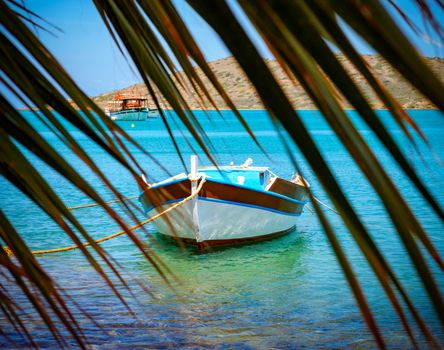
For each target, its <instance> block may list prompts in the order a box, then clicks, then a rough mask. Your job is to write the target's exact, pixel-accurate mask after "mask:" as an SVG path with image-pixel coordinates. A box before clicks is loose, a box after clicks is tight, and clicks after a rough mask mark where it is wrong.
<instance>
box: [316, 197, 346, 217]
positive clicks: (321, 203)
mask: <svg viewBox="0 0 444 350" xmlns="http://www.w3.org/2000/svg"><path fill="white" fill-rule="evenodd" d="M313 198H314V200H315V201H316V202H318V203H319V204H320V205H322V206H324V207H326V208H327V209H328V210H330V211H332V212H333V213H335V214H337V215H340V214H339V213H338V212H337V211H336V210H335V209H333V208H332V207H329V206H328V205H327V204H325V203H324V202H323V201H321V200H320V199H319V198H316V197H315V196H313Z"/></svg>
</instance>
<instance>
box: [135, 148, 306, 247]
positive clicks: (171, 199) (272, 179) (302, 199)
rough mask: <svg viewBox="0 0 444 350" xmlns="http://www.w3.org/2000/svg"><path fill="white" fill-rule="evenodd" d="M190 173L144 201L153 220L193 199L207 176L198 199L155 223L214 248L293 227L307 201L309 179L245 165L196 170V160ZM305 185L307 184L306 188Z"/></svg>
mask: <svg viewBox="0 0 444 350" xmlns="http://www.w3.org/2000/svg"><path fill="white" fill-rule="evenodd" d="M191 165H192V166H191V174H189V175H187V174H185V173H182V174H178V175H176V176H173V177H171V178H169V179H166V180H164V181H162V182H159V183H156V184H153V185H152V186H151V187H150V188H149V189H147V190H145V191H144V192H143V193H142V194H141V195H140V197H139V200H140V202H141V203H142V205H143V208H144V211H145V213H146V215H148V216H149V217H152V216H154V215H156V214H158V213H160V212H162V211H164V210H165V209H167V208H168V207H170V206H171V205H174V203H177V202H180V201H182V200H183V199H184V198H187V197H188V196H190V194H191V193H192V191H193V187H194V188H195V187H196V186H197V183H196V182H193V181H190V178H191V179H193V178H205V182H204V184H203V186H202V188H201V190H200V191H199V194H198V196H196V197H195V198H193V199H192V200H190V201H188V202H186V203H185V204H183V205H181V206H179V207H177V208H176V209H174V210H172V211H170V212H168V213H167V214H166V215H163V216H161V217H160V218H159V219H157V220H155V221H154V225H155V226H156V228H157V230H158V231H159V232H160V233H161V234H164V235H166V236H170V237H178V238H181V239H182V240H183V241H184V242H186V243H191V244H194V245H197V247H198V248H199V250H204V249H207V248H209V247H214V246H223V245H232V244H239V243H247V242H251V241H257V240H264V239H269V238H272V237H276V236H279V235H283V234H285V233H288V232H290V231H291V230H293V229H294V227H295V225H296V221H297V217H298V216H299V215H301V213H302V209H303V207H304V205H305V204H306V202H307V198H308V194H307V187H306V186H309V185H308V183H307V182H306V180H304V179H302V177H301V176H299V175H298V176H296V177H295V178H294V179H293V180H291V181H289V180H284V179H282V178H280V177H278V176H277V175H275V174H274V173H273V172H272V171H271V170H270V169H269V168H268V167H258V166H252V160H251V159H248V160H247V162H246V163H244V164H243V165H240V166H234V165H230V166H222V167H219V168H216V167H205V168H203V167H202V168H197V157H196V156H192V162H191ZM304 183H305V185H306V186H305V185H304Z"/></svg>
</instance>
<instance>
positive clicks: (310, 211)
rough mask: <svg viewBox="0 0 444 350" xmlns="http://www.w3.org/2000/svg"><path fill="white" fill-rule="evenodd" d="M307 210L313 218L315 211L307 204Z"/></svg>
mask: <svg viewBox="0 0 444 350" xmlns="http://www.w3.org/2000/svg"><path fill="white" fill-rule="evenodd" d="M305 208H307V210H308V212H309V213H310V214H311V216H314V212H313V209H311V208H310V207H309V206H308V204H305V206H304V209H305Z"/></svg>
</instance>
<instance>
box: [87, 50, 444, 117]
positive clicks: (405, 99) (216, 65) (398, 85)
mask: <svg viewBox="0 0 444 350" xmlns="http://www.w3.org/2000/svg"><path fill="white" fill-rule="evenodd" d="M364 58H365V60H366V61H367V63H368V64H369V66H370V67H371V68H372V70H373V71H374V73H375V74H376V76H377V77H379V79H380V81H381V82H382V83H383V84H384V85H385V87H386V88H387V89H388V90H389V91H391V92H392V94H393V95H394V96H395V97H396V98H397V99H398V101H399V102H400V103H401V105H402V106H403V107H404V108H406V109H415V108H416V109H427V108H434V107H433V105H432V104H431V103H430V102H429V101H428V100H426V99H425V98H424V97H422V96H421V95H419V94H418V93H417V92H416V91H415V90H414V89H413V88H412V87H411V86H410V85H409V84H408V83H407V82H406V81H404V80H403V79H402V78H401V77H400V75H399V74H398V73H397V72H396V71H395V70H394V69H393V68H392V67H391V66H390V65H389V64H388V63H386V62H385V61H384V60H383V59H382V58H381V57H379V56H364ZM339 59H340V61H341V63H342V64H343V65H344V67H345V68H346V70H347V71H349V72H351V74H352V77H353V79H354V80H355V81H356V82H357V84H358V86H359V87H360V88H361V90H362V91H363V92H364V93H365V94H366V95H367V96H368V97H369V98H370V101H371V104H372V106H373V108H375V109H380V108H382V104H381V102H380V101H379V100H378V99H377V98H376V97H375V95H374V94H373V93H372V92H371V89H370V88H369V86H368V85H367V84H366V82H365V81H364V78H363V77H362V76H361V75H360V74H359V73H358V72H357V71H356V70H355V69H354V67H352V65H351V64H350V63H349V62H348V61H347V60H346V59H345V58H344V57H343V56H339ZM426 60H427V63H428V64H429V65H430V67H431V68H432V70H433V71H434V72H435V73H436V75H437V76H438V77H439V78H440V79H441V81H444V59H442V58H427V59H426ZM267 64H268V65H269V67H270V68H271V71H272V72H273V74H274V75H275V76H276V78H277V80H278V81H279V82H280V84H281V85H282V86H283V88H284V90H285V92H286V93H287V95H288V97H289V99H290V101H291V102H292V103H293V105H294V108H295V109H314V108H315V106H314V105H313V103H312V102H311V100H310V98H309V97H308V96H307V94H306V93H305V92H304V90H303V89H302V87H301V86H300V84H293V82H292V81H290V80H289V79H288V78H287V76H286V75H285V74H284V72H283V71H282V69H281V68H280V67H279V65H278V63H277V62H276V61H274V60H268V61H267ZM209 65H210V67H211V68H212V70H213V71H214V72H215V74H216V76H217V78H218V79H219V81H220V82H221V84H222V86H223V87H224V88H225V89H226V91H227V92H228V93H229V95H230V96H231V98H232V100H233V101H234V103H235V105H236V106H237V107H238V108H239V109H262V108H263V107H262V104H261V102H260V101H259V98H258V96H257V94H256V93H255V91H254V89H253V88H252V86H251V84H250V83H249V82H248V81H247V79H246V78H245V76H244V75H243V74H242V72H241V70H240V68H239V66H238V65H237V63H236V62H235V60H234V59H233V57H227V58H224V59H220V60H217V61H214V62H210V63H209ZM196 71H197V73H198V74H199V76H201V77H202V79H203V81H204V82H205V83H207V80H206V79H205V78H203V74H202V72H201V71H200V69H196ZM180 74H183V73H180ZM209 91H210V92H211V95H212V96H213V98H214V100H215V102H216V104H217V106H218V107H219V108H221V109H224V108H226V106H225V104H224V103H223V101H222V99H221V98H220V97H219V96H218V95H217V93H216V92H215V91H214V89H212V88H210V89H209ZM117 92H120V93H136V94H141V95H144V96H147V95H148V94H147V89H146V87H145V86H144V84H143V83H140V84H136V85H133V86H129V87H127V88H124V89H121V90H118V91H112V92H108V93H104V94H102V95H99V96H96V97H94V100H95V101H96V102H97V103H98V104H99V105H100V106H101V107H103V108H105V106H106V103H107V101H109V100H111V99H112V98H113V96H114V95H115V94H116V93H117ZM181 92H182V93H183V94H184V95H185V96H187V100H188V103H189V105H190V106H191V108H192V109H200V108H201V106H199V104H198V102H197V101H196V100H195V99H194V98H193V96H189V95H187V94H186V93H184V91H183V90H182V89H181ZM163 107H164V108H168V106H167V105H166V104H165V103H163ZM343 107H344V108H350V106H349V105H348V104H347V103H346V102H344V103H343ZM206 108H211V107H210V105H209V104H207V105H206Z"/></svg>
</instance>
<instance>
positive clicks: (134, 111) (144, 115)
mask: <svg viewBox="0 0 444 350" xmlns="http://www.w3.org/2000/svg"><path fill="white" fill-rule="evenodd" d="M105 114H106V115H108V116H109V117H110V118H111V119H112V120H117V121H143V120H147V119H150V118H157V117H158V116H159V111H158V110H157V109H154V108H149V107H148V99H147V98H144V97H141V96H138V95H125V94H117V95H115V96H114V98H113V99H112V100H111V101H110V102H108V107H107V108H106V109H105Z"/></svg>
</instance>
